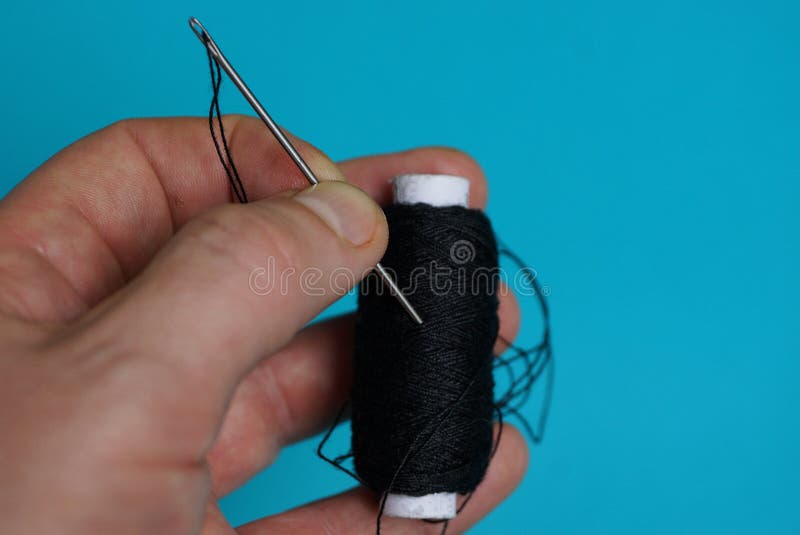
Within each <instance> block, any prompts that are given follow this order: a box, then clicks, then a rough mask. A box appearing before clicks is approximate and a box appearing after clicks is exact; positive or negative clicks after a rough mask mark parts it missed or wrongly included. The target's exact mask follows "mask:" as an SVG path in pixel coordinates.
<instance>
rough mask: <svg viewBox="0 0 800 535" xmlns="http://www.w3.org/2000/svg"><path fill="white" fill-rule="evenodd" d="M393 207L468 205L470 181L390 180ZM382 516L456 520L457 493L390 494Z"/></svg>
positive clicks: (439, 178)
mask: <svg viewBox="0 0 800 535" xmlns="http://www.w3.org/2000/svg"><path fill="white" fill-rule="evenodd" d="M392 184H393V185H394V203H395V204H417V203H423V204H429V205H431V206H437V207H443V206H462V207H464V208H466V207H467V206H468V205H469V180H467V179H466V178H462V177H460V176H452V175H430V174H413V175H400V176H397V177H395V178H394V180H392ZM383 512H384V513H385V514H387V515H389V516H395V517H400V518H418V519H424V520H446V519H450V518H455V516H456V493H455V492H435V493H433V494H427V495H425V496H408V495H405V494H392V493H389V494H388V495H387V496H386V504H385V505H384V509H383Z"/></svg>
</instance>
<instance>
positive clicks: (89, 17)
mask: <svg viewBox="0 0 800 535" xmlns="http://www.w3.org/2000/svg"><path fill="white" fill-rule="evenodd" d="M123 6H124V7H123ZM799 6H800V4H798V3H797V2H790V1H785V2H780V1H761V2H743V1H736V0H729V1H697V0H695V1H687V0H678V1H670V2H639V1H620V0H606V1H602V2H601V1H589V2H578V1H575V0H572V1H570V0H567V1H560V2H542V1H532V2H523V1H516V2H510V1H494V2H487V3H482V2H465V1H463V0H462V1H448V2H433V1H430V0H428V1H421V0H420V1H408V2H403V3H388V2H386V3H383V2H380V3H379V2H366V1H363V2H349V3H347V2H345V3H340V2H326V1H307V2H284V3H277V2H252V1H250V2H237V1H229V2H151V1H140V2H126V3H124V4H123V3H114V2H99V1H87V2H70V3H55V2H51V3H47V2H45V3H42V2H6V3H5V4H4V5H3V7H2V8H0V12H2V15H3V22H4V24H3V26H4V29H3V32H2V33H0V56H2V58H3V62H2V63H3V74H2V85H1V86H0V97H2V101H3V104H4V106H3V108H4V109H3V113H2V116H3V123H4V128H3V129H2V133H0V141H1V142H0V154H2V158H0V165H2V173H0V177H2V178H0V181H1V182H0V184H2V191H7V190H8V189H10V188H11V187H12V186H13V184H14V183H16V182H17V181H19V180H21V179H22V178H23V177H24V176H25V175H26V174H27V173H29V172H30V171H31V170H33V169H34V168H35V167H36V166H37V165H38V164H39V163H41V162H42V161H43V160H44V159H46V158H47V157H48V156H49V155H50V154H52V153H53V152H55V151H57V150H59V149H60V148H61V147H63V146H65V145H66V144H68V143H70V142H71V141H72V140H74V139H75V138H77V137H80V136H82V135H85V134H87V133H89V132H90V131H92V130H95V129H97V128H100V127H102V126H104V125H106V124H108V123H110V122H112V121H115V120H117V119H121V118H124V117H132V116H153V115H186V114H190V115H201V114H204V113H205V110H206V109H207V105H208V101H209V96H210V86H209V81H208V73H207V71H206V68H207V67H206V63H205V61H206V59H205V55H204V53H203V50H202V48H201V47H200V45H199V44H198V43H197V40H196V39H195V37H194V36H193V35H192V34H191V33H190V31H189V29H188V27H187V25H186V18H187V17H188V16H189V15H196V16H198V17H199V18H200V19H201V20H202V21H203V22H204V23H205V24H206V26H207V27H208V28H209V30H210V31H211V32H212V33H213V35H214V36H215V37H216V38H217V39H218V40H219V42H220V44H221V46H222V47H223V49H224V50H225V51H226V53H227V54H228V55H229V56H230V58H231V59H232V61H233V62H234V63H235V65H236V66H237V68H238V69H239V71H240V72H241V73H242V74H243V76H244V77H245V78H246V79H247V80H248V83H249V84H250V85H251V87H252V88H253V89H254V90H255V91H256V93H257V94H258V95H259V96H260V98H261V99H262V100H263V101H264V102H265V103H267V104H268V108H269V109H270V110H271V111H272V113H273V114H274V115H275V116H276V118H277V119H278V120H280V121H281V122H282V123H284V124H285V125H287V126H288V127H289V128H290V129H292V130H293V131H294V132H296V133H298V134H299V135H301V136H303V137H306V138H307V139H309V140H311V141H312V142H314V143H315V144H317V145H318V146H320V147H322V148H324V149H325V150H326V151H327V152H329V153H330V154H331V155H332V156H333V157H335V158H344V157H351V156H356V155H360V154H366V153H375V152H382V151H392V150H396V149H402V148H407V147H411V146H415V145H424V144H446V145H453V146H456V147H459V148H461V149H463V150H466V151H468V152H470V153H471V154H473V155H474V156H475V157H476V158H477V159H478V160H479V161H480V162H481V164H482V165H483V166H484V168H485V170H486V172H487V174H488V175H489V177H490V179H491V202H490V206H489V211H490V214H491V216H492V217H493V220H494V223H495V226H496V228H497V229H498V231H499V233H500V234H501V235H502V237H503V238H504V239H505V241H507V242H508V243H509V244H511V245H512V246H513V247H514V248H515V249H516V250H517V251H518V252H519V253H520V254H522V256H523V257H524V258H526V259H527V260H528V261H529V262H531V263H532V264H533V265H534V266H535V268H536V269H537V270H538V272H539V276H540V277H541V281H542V282H543V283H544V284H546V285H547V286H548V288H549V289H550V291H551V296H550V302H551V306H552V314H553V329H554V337H555V348H556V359H557V365H558V367H557V377H556V389H555V396H554V399H553V408H552V413H551V418H550V425H549V427H548V429H547V436H546V438H545V441H544V443H543V444H542V445H541V446H539V447H536V448H534V449H533V450H532V458H531V466H530V470H529V472H528V474H527V476H526V478H525V481H524V482H523V484H522V486H521V488H520V489H519V490H518V491H517V492H516V493H515V494H514V495H513V496H512V497H511V498H510V499H509V500H508V501H507V502H506V503H504V504H503V505H502V506H501V507H500V508H499V509H497V510H496V511H495V512H494V513H493V514H492V515H491V516H490V517H489V518H488V519H487V520H486V521H484V522H483V523H482V524H481V525H480V526H479V527H478V528H477V529H476V530H475V532H476V533H615V534H628V533H630V534H634V533H637V534H638V533H708V532H718V533H762V532H765V533H791V532H798V531H800V509H799V508H798V498H799V497H800V496H799V494H800V491H799V490H798V489H800V462H798V450H799V449H800V425H799V424H798V416H797V414H798V409H800V395H798V393H797V388H796V383H797V380H796V376H797V374H798V372H800V364H799V363H798V356H800V336H799V335H798V333H799V332H800V329H798V321H797V310H796V306H795V304H796V303H797V302H798V297H800V295H799V292H798V290H799V289H800V288H798V286H799V285H798V283H797V280H796V276H797V273H798V268H800V255H799V254H798V239H797V234H798V230H800V224H799V223H800V221H799V219H800V217H798V200H800V199H799V197H798V193H800V191H799V188H798V182H800V155H799V151H798V149H799V148H800V146H799V142H800V104H799V103H798V102H799V99H798V95H800V75H799V74H798V73H800V37H798V35H799V34H798V24H799V23H800V7H799ZM222 102H223V107H224V110H225V111H226V112H236V111H239V112H245V111H247V106H246V104H245V103H244V102H243V101H242V100H241V99H240V98H239V97H238V96H237V95H236V94H235V92H234V91H233V90H232V88H231V85H230V84H227V89H226V91H225V93H224V96H223V101H222ZM351 305H352V301H349V302H348V303H346V304H345V305H339V307H338V308H337V309H341V308H344V307H346V306H351ZM526 310H527V311H528V312H530V313H533V312H534V311H535V307H534V306H533V303H527V304H526ZM537 328H538V325H537V323H536V320H535V318H533V319H532V321H531V322H530V323H529V324H528V327H527V328H526V329H525V330H524V331H523V333H522V338H523V339H526V340H528V341H531V340H533V338H534V337H535V336H536V334H537V332H536V329H537ZM534 413H535V407H534V406H531V407H530V408H529V411H528V414H529V416H533V415H534ZM340 442H341V441H340ZM315 444H316V441H315V440H314V441H309V442H305V443H302V444H299V445H296V446H294V447H291V448H289V449H287V450H286V452H285V453H284V454H283V455H282V456H281V457H280V459H279V460H278V462H277V463H276V464H275V465H274V466H273V467H272V468H270V469H269V470H268V471H266V472H264V473H262V474H261V475H259V476H257V477H256V478H255V479H254V480H253V481H252V482H251V483H250V484H248V485H247V486H246V487H245V488H243V489H241V490H240V491H238V492H236V493H235V494H233V495H232V496H230V497H228V498H226V499H225V500H224V509H225V512H226V514H227V515H228V517H229V518H230V519H232V520H233V521H234V522H243V521H246V520H250V519H253V518H256V517H258V516H262V515H265V514H269V513H273V512H277V511H280V510H283V509H285V508H288V507H290V506H292V505H295V504H299V503H301V502H303V501H306V500H309V499H312V498H316V497H319V496H322V495H324V494H327V493H330V492H334V491H338V490H340V489H343V488H346V487H347V486H349V485H350V484H351V482H350V481H349V480H348V479H347V478H346V477H345V476H343V475H341V474H339V473H336V472H335V471H333V470H332V469H330V468H329V467H328V466H326V465H325V464H323V463H322V462H321V461H318V460H317V459H316V457H315V456H314V452H313V448H314V446H315Z"/></svg>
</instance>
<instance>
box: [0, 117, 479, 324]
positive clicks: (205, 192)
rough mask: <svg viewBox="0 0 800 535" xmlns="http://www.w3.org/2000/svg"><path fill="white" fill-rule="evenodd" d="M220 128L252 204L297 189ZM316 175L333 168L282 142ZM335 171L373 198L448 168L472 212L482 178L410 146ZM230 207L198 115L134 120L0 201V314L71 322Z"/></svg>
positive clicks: (452, 159)
mask: <svg viewBox="0 0 800 535" xmlns="http://www.w3.org/2000/svg"><path fill="white" fill-rule="evenodd" d="M224 123H225V127H226V131H227V132H228V133H229V137H230V146H231V150H232V153H233V156H234V160H235V161H236V165H237V168H238V170H239V172H240V175H241V178H242V180H243V182H244V185H245V188H246V190H247V192H248V194H249V196H250V198H251V199H253V200H258V199H263V198H266V197H269V196H271V195H275V194H276V193H279V192H282V191H286V190H287V189H298V188H305V187H307V182H306V181H305V178H304V177H303V175H302V174H301V173H300V172H299V170H298V169H297V168H296V167H295V165H294V164H293V163H292V161H291V160H290V159H289V157H288V156H287V155H286V154H285V153H284V151H283V149H282V148H281V147H280V146H279V145H278V143H277V142H276V141H275V140H274V139H273V138H272V136H271V135H270V134H269V133H268V132H267V131H266V129H265V128H264V125H263V124H262V123H261V122H260V121H259V120H258V119H255V118H251V117H244V116H226V117H225V118H224ZM292 139H293V142H294V143H295V145H296V146H297V148H298V150H299V152H300V153H301V154H302V155H303V157H304V158H305V159H306V160H307V162H308V163H309V165H310V166H311V167H312V169H314V171H315V173H316V174H317V175H318V176H319V177H320V179H322V180H332V179H340V178H342V172H340V171H339V170H338V169H337V168H336V167H334V166H331V165H330V162H329V161H328V160H327V158H326V157H325V156H324V155H323V154H322V153H321V152H319V151H318V150H316V149H315V148H314V147H312V146H311V145H309V144H308V143H305V142H304V141H302V140H299V139H296V138H292ZM342 170H343V171H344V173H345V175H348V178H349V179H350V180H351V181H352V182H353V183H355V184H356V185H358V186H359V187H361V188H363V189H365V190H367V191H368V192H369V193H370V194H372V195H374V196H376V197H377V198H378V199H380V200H382V201H385V200H387V199H389V197H390V186H389V183H388V179H389V178H390V177H391V176H393V175H394V174H397V173H400V172H427V173H452V174H459V175H465V176H468V177H470V179H471V180H472V181H473V187H472V189H473V199H474V202H475V206H481V205H482V204H483V203H484V202H485V191H486V186H485V181H484V180H483V175H482V173H481V172H480V169H479V168H478V166H477V164H475V162H474V161H472V160H471V159H470V158H469V157H468V156H466V155H464V154H462V153H459V152H457V151H453V150H449V149H422V150H415V151H407V152H403V153H399V154H396V155H386V156H377V157H370V158H366V159H364V160H351V161H349V162H345V163H344V164H343V168H342ZM230 200H231V190H230V186H229V185H228V179H227V177H226V175H225V173H224V170H223V168H222V166H221V165H220V163H219V160H218V159H217V154H216V151H215V149H214V145H213V143H212V142H211V139H210V134H209V132H208V122H207V120H206V119H204V118H174V119H137V120H129V121H122V122H120V123H116V124H114V125H112V126H110V127H108V128H106V129H104V130H101V131H99V132H96V133H94V134H92V135H90V136H88V137H86V138H84V139H82V140H80V141H78V142H77V143H75V144H73V145H72V146H70V147H68V148H67V149H65V150H63V151H62V152H60V153H59V154H57V155H55V156H54V157H53V158H51V159H50V160H49V161H48V162H46V163H45V164H44V165H42V166H41V167H40V168H39V169H37V170H36V171H35V172H34V173H32V174H31V175H30V176H29V177H28V178H26V179H25V180H24V181H23V182H22V183H20V184H19V185H18V186H17V187H16V188H15V189H14V191H12V192H11V193H10V194H9V196H8V197H7V198H6V199H4V200H3V201H2V202H0V258H6V257H8V258H9V259H13V262H3V263H2V266H3V273H2V274H3V278H2V286H0V311H7V312H10V313H13V314H15V315H19V316H24V317H26V318H28V319H36V320H49V321H52V320H65V319H71V318H74V317H77V316H78V315H80V314H82V313H83V312H85V311H86V309H87V308H89V307H91V306H93V305H94V304H96V303H97V302H99V301H100V300H102V299H103V298H104V297H106V296H108V295H109V294H111V293H112V292H113V291H115V290H116V289H118V288H119V287H121V286H122V285H123V283H124V282H125V281H127V280H130V279H132V278H133V277H134V276H135V275H136V274H138V273H139V271H140V270H141V269H142V268H143V267H144V266H145V265H146V264H147V262H149V261H150V259H151V258H152V257H153V255H154V254H155V253H156V252H157V251H158V250H159V249H160V248H161V247H162V246H163V245H164V244H165V243H166V241H167V240H168V239H169V238H170V237H171V236H172V234H173V233H174V232H175V231H176V230H177V229H179V228H180V227H182V226H183V225H184V224H186V223H187V222H188V221H190V220H191V219H193V218H194V217H196V216H197V215H198V214H200V213H202V212H204V211H206V210H208V209H209V208H210V207H212V206H216V205H219V204H221V203H225V202H228V201H230Z"/></svg>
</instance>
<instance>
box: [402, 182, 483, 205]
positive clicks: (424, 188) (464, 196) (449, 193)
mask: <svg viewBox="0 0 800 535" xmlns="http://www.w3.org/2000/svg"><path fill="white" fill-rule="evenodd" d="M392 184H393V185H394V203H395V204H416V203H423V204H429V205H431V206H438V207H442V206H463V207H464V208H466V207H467V206H468V205H469V180H468V179H466V178H463V177H460V176H452V175H423V174H417V175H400V176H396V177H394V179H393V180H392Z"/></svg>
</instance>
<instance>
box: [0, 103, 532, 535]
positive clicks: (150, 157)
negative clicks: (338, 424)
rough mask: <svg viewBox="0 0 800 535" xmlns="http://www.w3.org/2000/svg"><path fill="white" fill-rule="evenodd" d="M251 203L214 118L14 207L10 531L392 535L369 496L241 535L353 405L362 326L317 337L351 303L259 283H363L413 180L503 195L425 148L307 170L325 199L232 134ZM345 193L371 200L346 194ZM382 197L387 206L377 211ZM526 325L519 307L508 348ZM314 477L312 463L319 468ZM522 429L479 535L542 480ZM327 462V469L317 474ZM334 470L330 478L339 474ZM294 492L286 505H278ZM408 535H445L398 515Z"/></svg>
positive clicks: (163, 134)
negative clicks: (254, 498) (249, 500)
mask: <svg viewBox="0 0 800 535" xmlns="http://www.w3.org/2000/svg"><path fill="white" fill-rule="evenodd" d="M224 120H225V126H226V130H227V131H228V132H229V134H230V139H231V144H232V150H233V154H234V158H235V161H236V164H237V166H238V168H239V171H240V173H241V176H242V179H243V180H244V182H245V187H246V189H247V192H248V194H249V196H250V198H251V199H256V200H257V199H260V200H257V201H255V202H252V203H250V204H248V205H236V204H232V203H231V202H230V201H231V192H230V188H229V186H228V182H227V179H226V177H225V175H224V173H223V170H222V168H221V166H220V163H219V161H218V160H217V156H216V153H215V152H214V148H213V145H212V144H211V142H210V139H209V134H208V125H207V122H206V121H205V120H204V119H153V120H134V121H123V122H121V123H118V124H115V125H113V126H111V127H108V128H106V129H104V130H102V131H100V132H97V133H95V134H92V135H90V136H89V137H87V138H85V139H82V140H80V141H78V142H77V143H75V144H73V145H72V146H70V147H68V148H67V149H65V150H64V151H62V152H60V153H59V154H57V155H56V156H54V157H53V158H51V159H50V160H49V161H48V162H46V163H45V164H44V165H42V166H41V168H39V169H37V170H36V171H35V172H34V173H33V174H31V175H30V176H29V177H28V178H27V179H25V180H24V181H23V182H22V183H20V184H19V186H17V188H16V189H14V190H13V191H12V192H11V193H10V194H9V195H8V196H7V198H5V199H3V200H2V201H0V344H2V348H3V351H2V354H0V482H2V483H0V518H2V525H3V528H4V530H6V531H7V532H8V533H15V534H17V533H18V534H23V533H36V534H47V533H59V534H81V535H83V534H86V533H103V534H105V533H109V534H110V533H113V534H125V533H137V534H138V533H148V534H157V533H164V534H169V535H176V534H189V533H200V532H202V533H207V534H232V533H241V534H248V535H256V534H266V533H269V534H280V533H291V534H293V535H297V534H300V533H373V532H374V529H375V517H376V512H377V504H376V499H375V496H374V495H373V494H372V493H371V492H369V491H367V490H365V489H361V488H357V489H353V490H351V491H348V492H345V493H343V494H340V495H337V496H333V497H329V498H326V499H323V500H321V501H319V502H315V503H312V504H309V505H304V506H302V507H299V508H297V509H294V510H291V511H288V512H285V513H282V514H279V515H276V516H272V517H268V518H264V519H262V520H258V521H256V522H253V523H250V524H248V525H245V526H242V527H240V528H238V529H237V530H234V529H232V528H231V526H229V525H228V523H227V522H226V521H225V519H224V518H223V516H222V514H221V513H220V511H219V509H218V506H217V498H219V497H221V496H223V495H225V494H226V493H228V492H230V491H231V490H233V489H235V488H236V487H237V486H239V485H241V484H242V483H243V482H244V481H246V480H247V479H248V478H249V477H251V476H252V475H254V474H255V473H256V472H257V471H259V470H260V469H262V468H264V467H265V466H267V465H269V464H270V462H271V461H272V460H273V459H274V458H275V456H276V455H277V453H278V451H279V450H280V448H281V447H282V446H283V445H286V444H289V443H292V442H295V441H297V440H301V439H303V438H307V437H310V436H312V435H314V434H315V433H318V432H319V431H321V430H322V429H324V428H326V427H327V426H328V425H329V424H330V422H331V419H332V417H333V415H334V414H335V412H336V410H337V409H338V408H339V407H340V405H341V404H342V403H343V401H344V400H345V398H346V397H347V393H348V390H349V381H350V352H351V345H352V330H353V318H352V316H351V315H347V316H343V317H340V318H336V319H331V320H328V321H324V322H320V323H317V324H314V325H312V326H310V327H306V328H304V329H303V326H304V325H305V324H306V323H307V322H308V321H309V320H311V319H312V318H313V317H314V316H315V315H316V314H317V313H319V312H320V311H321V310H323V308H325V307H326V306H327V305H328V304H330V303H331V302H332V301H333V300H335V298H336V297H337V295H338V294H337V293H335V292H334V291H332V289H331V288H328V287H327V286H325V284H324V283H325V282H326V281H327V278H326V277H325V276H323V277H322V279H321V282H320V286H322V287H324V289H325V292H324V295H308V292H303V291H302V289H301V287H300V284H299V282H298V280H297V278H296V277H295V278H291V279H290V282H289V285H288V287H287V290H288V291H287V292H279V291H274V292H270V293H268V294H267V295H259V294H260V293H261V292H254V291H253V290H252V289H251V287H250V286H251V285H250V284H249V277H250V274H251V273H252V272H253V270H254V269H257V268H264V267H266V266H265V263H266V262H267V258H268V257H271V258H274V259H275V269H276V270H277V272H280V271H281V270H285V269H288V268H294V269H295V270H296V272H297V273H300V272H301V271H302V270H303V269H304V268H306V267H309V266H314V267H316V268H319V269H321V270H322V273H323V274H324V275H326V274H328V273H330V272H331V270H333V269H334V268H337V267H339V268H346V269H348V270H350V271H351V272H352V273H355V274H359V275H361V274H364V273H365V272H366V271H367V270H368V269H369V268H370V267H371V266H373V265H374V264H375V263H376V262H378V261H379V259H380V257H381V255H382V254H383V251H384V248H385V246H386V241H387V230H386V223H385V220H384V219H383V214H382V212H381V211H380V210H379V208H378V205H377V204H375V202H373V201H372V200H371V199H370V197H372V198H373V199H374V200H375V201H377V202H378V203H386V202H387V201H388V200H389V199H390V189H389V184H388V179H389V178H390V177H392V176H393V175H395V174H399V173H409V172H431V173H449V174H456V175H462V176H466V177H469V178H470V180H471V181H472V186H471V190H472V203H473V205H474V206H483V204H484V203H485V199H486V184H485V181H484V178H483V176H482V173H481V171H480V169H479V168H478V167H477V165H476V164H475V163H474V162H473V161H472V160H471V159H470V158H468V157H467V156H465V155H463V154H461V153H458V152H456V151H452V150H446V149H420V150H414V151H409V152H403V153H398V154H392V155H386V156H373V157H368V158H361V159H357V160H352V161H347V162H344V163H342V164H341V165H340V166H339V167H337V166H335V165H334V164H333V163H331V162H330V161H329V160H328V159H327V158H326V157H325V156H324V155H323V154H321V153H320V152H319V151H317V150H315V149H314V148H313V147H311V146H310V145H308V144H306V143H303V142H302V141H299V140H298V141H297V144H298V148H299V150H300V152H302V153H303V155H304V157H305V158H307V160H308V161H309V164H310V165H311V167H312V168H314V169H315V171H316V172H317V173H318V174H319V175H320V178H321V179H324V180H325V182H323V183H322V184H321V185H320V186H318V187H316V188H314V189H313V190H309V189H307V188H306V186H307V183H306V182H305V179H304V178H303V177H302V175H301V174H300V173H299V171H298V170H297V169H296V168H295V167H294V165H293V164H292V162H291V161H290V160H289V158H288V157H287V156H286V155H285V154H284V153H283V152H282V149H280V147H279V146H278V145H277V143H275V142H273V140H272V138H271V137H270V135H269V134H268V133H267V132H266V131H265V129H264V127H263V125H261V123H260V122H258V121H257V120H255V119H252V118H245V117H239V116H228V117H225V119H224ZM343 176H346V177H347V178H348V180H349V181H351V182H352V183H353V184H354V185H355V186H358V188H361V190H363V192H362V191H361V190H359V189H358V188H356V187H354V186H350V185H347V184H344V183H342V182H338V181H340V180H341V179H342V178H343ZM364 192H366V193H364ZM517 323H518V313H517V309H516V304H515V303H514V301H513V299H505V300H504V301H503V302H502V303H501V333H502V335H503V336H504V337H506V338H512V337H513V335H514V334H515V331H516V326H517ZM309 461H310V462H311V459H309ZM526 461H527V449H526V447H525V442H524V440H523V439H522V438H521V436H520V435H519V433H517V432H516V431H515V430H513V429H512V428H510V426H509V428H507V429H505V430H504V433H503V440H502V443H501V445H500V449H499V451H498V453H497V455H496V456H495V457H494V460H493V461H492V464H491V467H490V468H489V471H488V474H487V476H486V479H485V480H484V482H483V483H482V484H481V486H480V487H479V488H478V490H477V491H476V492H475V494H474V497H473V498H472V500H471V502H470V504H469V506H468V507H466V508H465V510H464V511H463V513H462V514H461V515H459V516H458V518H457V519H456V520H454V521H453V522H452V523H451V532H452V533H457V532H459V531H463V530H464V529H466V528H467V527H468V526H470V525H471V524H473V523H474V522H476V521H477V520H478V519H479V518H480V517H481V516H483V515H485V514H486V513H487V512H488V511H489V510H490V509H491V508H492V507H493V506H495V505H496V504H497V503H498V502H499V501H501V500H502V499H503V498H504V497H506V496H507V495H508V494H509V493H510V492H511V490H512V489H513V488H514V487H515V486H516V484H517V483H518V482H519V480H520V479H521V477H522V474H523V472H524V470H525V466H526ZM315 462H316V460H315ZM319 469H320V471H322V470H329V469H331V468H329V467H328V466H327V465H325V464H324V463H322V462H320V463H319ZM276 492H280V489H276ZM383 526H384V527H385V528H386V532H387V533H398V532H403V533H428V532H431V531H436V530H438V529H439V528H438V527H436V526H432V525H429V524H426V523H423V522H419V521H411V520H398V519H389V518H387V519H385V523H384V524H383Z"/></svg>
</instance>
